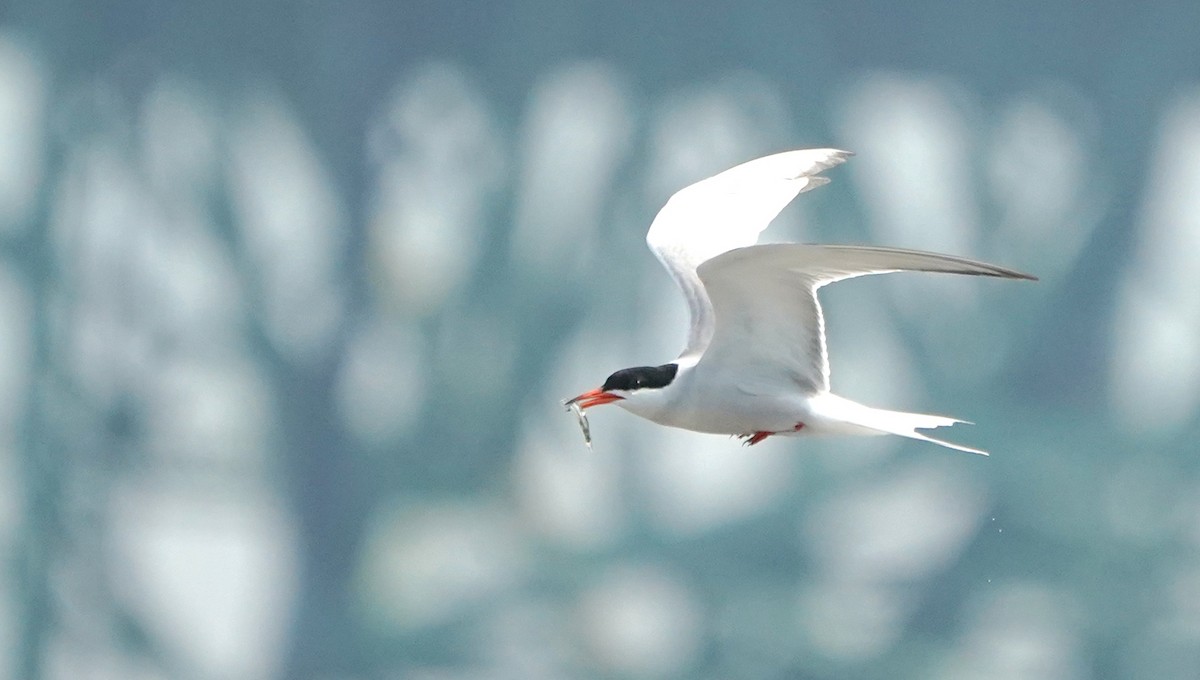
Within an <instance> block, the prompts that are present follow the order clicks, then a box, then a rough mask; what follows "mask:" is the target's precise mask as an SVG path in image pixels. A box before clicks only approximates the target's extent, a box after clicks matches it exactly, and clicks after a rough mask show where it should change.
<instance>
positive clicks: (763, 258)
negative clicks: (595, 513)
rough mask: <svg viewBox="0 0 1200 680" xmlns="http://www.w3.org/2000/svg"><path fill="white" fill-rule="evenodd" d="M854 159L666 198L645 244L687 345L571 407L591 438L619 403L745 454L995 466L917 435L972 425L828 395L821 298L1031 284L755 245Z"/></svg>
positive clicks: (937, 265)
mask: <svg viewBox="0 0 1200 680" xmlns="http://www.w3.org/2000/svg"><path fill="white" fill-rule="evenodd" d="M851 155H853V154H851V153H850V152H848V151H839V150H837V149H806V150H799V151H787V152H784V153H779V154H774V155H771V156H766V157H763V158H759V159H756V160H752V161H749V162H747V163H743V164H741V165H738V166H736V167H733V168H730V169H729V170H726V171H724V172H722V173H720V174H718V175H715V176H713V177H709V178H708V179H705V180H701V181H699V182H697V183H695V184H693V185H691V186H688V187H685V188H684V189H682V190H680V191H679V192H677V193H676V194H675V195H674V196H672V197H671V198H670V200H668V201H667V204H666V205H664V206H663V208H662V210H660V211H659V213H658V215H657V216H656V217H655V218H654V222H653V223H652V224H651V225H650V231H649V233H647V235H646V242H647V244H648V245H649V246H650V250H651V251H653V252H654V254H655V255H656V256H657V257H658V259H659V260H660V261H661V262H662V264H663V266H664V267H666V269H667V271H668V272H670V274H671V277H672V278H674V279H675V282H676V283H677V284H678V285H679V288H680V289H681V290H682V291H683V296H684V298H686V299H687V304H688V309H689V311H690V313H691V329H690V330H689V331H688V338H687V346H686V347H684V350H683V353H682V354H680V355H679V358H677V359H675V360H674V361H672V362H670V363H666V364H663V365H661V366H639V367H635V368H626V369H622V370H620V371H617V372H616V373H613V374H612V375H610V376H609V377H608V379H607V380H605V381H604V385H603V386H602V387H600V388H599V389H595V390H591V391H589V392H585V393H583V394H581V395H579V396H577V397H575V398H574V399H570V400H568V401H566V402H564V403H565V404H566V405H567V406H568V407H570V408H574V409H575V410H576V413H577V414H579V415H580V424H581V425H582V426H584V434H585V437H587V436H588V432H587V428H586V420H585V416H583V415H582V411H583V410H585V409H588V408H591V407H593V406H599V405H601V404H608V403H616V404H617V405H619V406H621V407H622V408H624V409H625V410H627V411H629V412H631V413H634V414H636V415H638V416H641V417H643V418H646V419H648V420H651V421H654V422H656V423H659V424H662V425H667V426H671V427H679V428H683V429H687V430H694V431H697V432H709V433H715V434H728V435H736V436H738V437H741V438H743V439H744V440H745V443H746V444H757V443H759V442H761V441H762V440H764V439H766V438H767V437H769V436H771V435H787V436H794V435H808V434H847V435H883V434H896V435H901V436H903V437H910V438H913V439H920V440H924V441H929V442H934V443H936V444H941V445H942V446H947V447H950V448H952V449H958V450H960V451H967V452H971V453H979V454H983V455H987V454H986V452H984V451H981V450H978V449H973V448H970V447H967V446H962V445H959V444H954V443H951V442H947V441H942V440H940V439H934V438H933V437H930V436H928V435H926V434H923V433H921V432H919V430H924V429H931V428H937V427H943V426H948V425H953V424H955V423H960V422H966V421H962V420H957V419H955V418H947V417H944V416H935V415H926V414H920V413H902V412H899V411H886V410H882V409H877V408H871V407H869V406H864V405H862V404H859V403H856V402H854V401H851V400H849V399H844V398H842V397H839V396H836V395H834V394H832V393H831V392H830V391H829V359H828V355H827V352H826V348H825V322H824V318H823V316H822V313H821V305H820V303H819V302H818V301H817V289H819V288H820V287H821V286H824V285H825V284H827V283H832V282H834V281H841V280H842V279H848V278H852V277H856V276H863V275H866V274H883V273H888V272H900V271H921V272H946V273H952V274H972V275H977V276H995V277H1000V278H1009V279H1028V280H1036V278H1035V277H1033V276H1030V275H1028V274H1022V273H1021V272H1017V271H1013V270H1011V269H1006V268H1004V267H999V266H996V265H992V264H986V263H984V262H977V261H974V260H968V259H965V258H961V257H953V256H950V255H938V254H936V253H928V252H920V251H916V250H900V249H896V248H878V247H869V246H846V245H806V244H798V243H772V244H763V245H755V244H756V243H757V241H758V235H759V233H760V232H762V231H763V230H764V229H766V228H767V225H768V224H770V223H771V220H773V219H774V218H775V216H776V215H778V214H779V212H780V211H781V210H783V208H784V206H786V205H787V204H788V203H790V202H791V201H792V199H794V198H795V197H796V196H797V195H799V194H800V193H802V192H805V191H808V190H810V189H815V188H816V187H819V186H821V185H823V184H827V183H828V182H829V179H828V178H826V177H821V176H819V175H818V173H820V172H821V171H823V170H827V169H829V168H831V167H833V166H835V165H839V164H841V163H843V162H845V161H846V159H847V158H849V157H850V156H851Z"/></svg>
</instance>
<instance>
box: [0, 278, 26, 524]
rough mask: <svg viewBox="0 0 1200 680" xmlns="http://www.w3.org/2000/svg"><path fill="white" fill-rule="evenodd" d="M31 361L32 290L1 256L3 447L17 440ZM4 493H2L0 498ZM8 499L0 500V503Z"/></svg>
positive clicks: (0, 409)
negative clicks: (30, 292)
mask: <svg viewBox="0 0 1200 680" xmlns="http://www.w3.org/2000/svg"><path fill="white" fill-rule="evenodd" d="M32 365H33V305H32V304H31V301H30V299H29V291H28V290H27V289H26V287H25V284H24V282H23V281H21V280H20V279H18V278H17V276H16V275H15V273H14V272H13V270H12V268H11V267H10V266H9V264H8V262H7V261H4V260H0V448H7V446H9V445H12V444H15V443H16V441H15V437H14V436H13V433H14V432H15V430H16V426H17V423H18V420H19V419H20V418H22V417H23V416H24V415H25V413H24V411H25V408H26V407H27V401H26V399H27V398H28V394H29V382H30V373H31V370H30V369H31V367H32ZM0 478H3V476H2V475H0ZM5 495H6V494H4V493H0V498H4V497H5ZM5 502H6V501H5V500H0V505H3V504H4V503H5ZM0 514H2V513H0Z"/></svg>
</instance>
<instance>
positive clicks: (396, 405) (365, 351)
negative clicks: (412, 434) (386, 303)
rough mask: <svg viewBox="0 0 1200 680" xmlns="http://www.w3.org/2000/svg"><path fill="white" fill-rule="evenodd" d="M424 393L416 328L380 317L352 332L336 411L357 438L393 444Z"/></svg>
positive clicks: (410, 420)
mask: <svg viewBox="0 0 1200 680" xmlns="http://www.w3.org/2000/svg"><path fill="white" fill-rule="evenodd" d="M424 394H425V366H424V365H423V364H422V362H421V338H420V336H419V335H418V334H417V332H416V329H414V328H412V327H411V326H410V325H408V324H405V323H403V322H399V321H391V320H388V318H386V317H381V318H377V319H375V320H373V321H370V322H368V323H366V324H364V325H362V326H361V327H359V328H358V329H357V330H356V331H355V332H354V335H353V336H352V337H351V339H350V342H349V343H348V345H347V347H346V356H345V358H344V359H343V361H342V367H341V374H340V375H339V377H338V383H337V406H338V413H339V414H340V415H341V417H342V420H344V421H345V422H346V424H347V425H348V426H349V427H350V431H351V432H353V433H354V435H355V436H356V437H358V438H359V439H360V440H361V441H363V442H366V443H369V444H372V445H376V446H378V445H383V444H386V443H387V442H390V441H394V440H395V439H396V438H397V437H399V436H401V435H402V434H404V433H405V431H407V430H408V428H410V427H411V426H412V424H413V423H414V422H415V421H416V418H417V416H418V415H419V414H420V409H421V406H422V405H423V404H424V400H423V399H422V395H424Z"/></svg>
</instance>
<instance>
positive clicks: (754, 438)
mask: <svg viewBox="0 0 1200 680" xmlns="http://www.w3.org/2000/svg"><path fill="white" fill-rule="evenodd" d="M773 434H775V433H774V432H755V433H754V434H752V435H748V437H749V438H748V439H747V440H746V446H754V445H755V444H757V443H759V442H761V441H762V440H764V439H766V438H767V437H770V436H771V435H773Z"/></svg>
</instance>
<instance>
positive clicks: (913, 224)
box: [840, 73, 979, 255]
mask: <svg viewBox="0 0 1200 680" xmlns="http://www.w3.org/2000/svg"><path fill="white" fill-rule="evenodd" d="M964 99H965V98H964V95H963V93H962V92H961V91H960V89H959V87H958V86H957V85H956V84H955V83H953V82H950V81H946V80H941V79H937V78H933V77H928V76H918V75H903V74H893V73H871V74H868V75H866V76H864V77H862V78H861V79H860V80H859V81H858V82H857V83H855V84H854V85H853V86H852V87H851V88H850V89H849V91H848V92H847V93H846V94H845V96H844V101H843V103H842V107H841V108H842V110H843V112H844V114H843V116H842V117H841V122H840V126H841V132H842V136H843V137H844V139H845V140H846V141H845V143H846V145H847V147H848V148H849V149H850V150H851V151H854V152H856V153H857V154H858V156H857V157H855V158H854V159H852V161H851V162H850V163H849V167H850V169H851V172H852V173H853V174H854V176H855V177H856V178H857V179H858V181H859V184H860V185H861V186H862V189H861V191H860V192H859V195H860V196H861V197H862V200H863V202H864V204H865V206H866V208H867V214H868V217H869V218H870V224H871V228H872V231H873V232H874V233H875V236H877V237H878V238H879V240H880V241H881V242H882V243H881V245H892V246H900V247H907V248H925V249H932V250H942V251H946V252H951V253H958V254H964V255H970V254H975V253H976V245H975V244H976V241H977V231H978V228H979V215H978V207H977V206H976V203H975V201H974V191H973V189H972V183H971V177H972V176H973V173H972V167H973V163H972V159H971V150H972V148H973V147H974V144H973V140H972V138H971V133H970V126H969V124H968V111H967V109H966V107H965V105H964Z"/></svg>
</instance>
